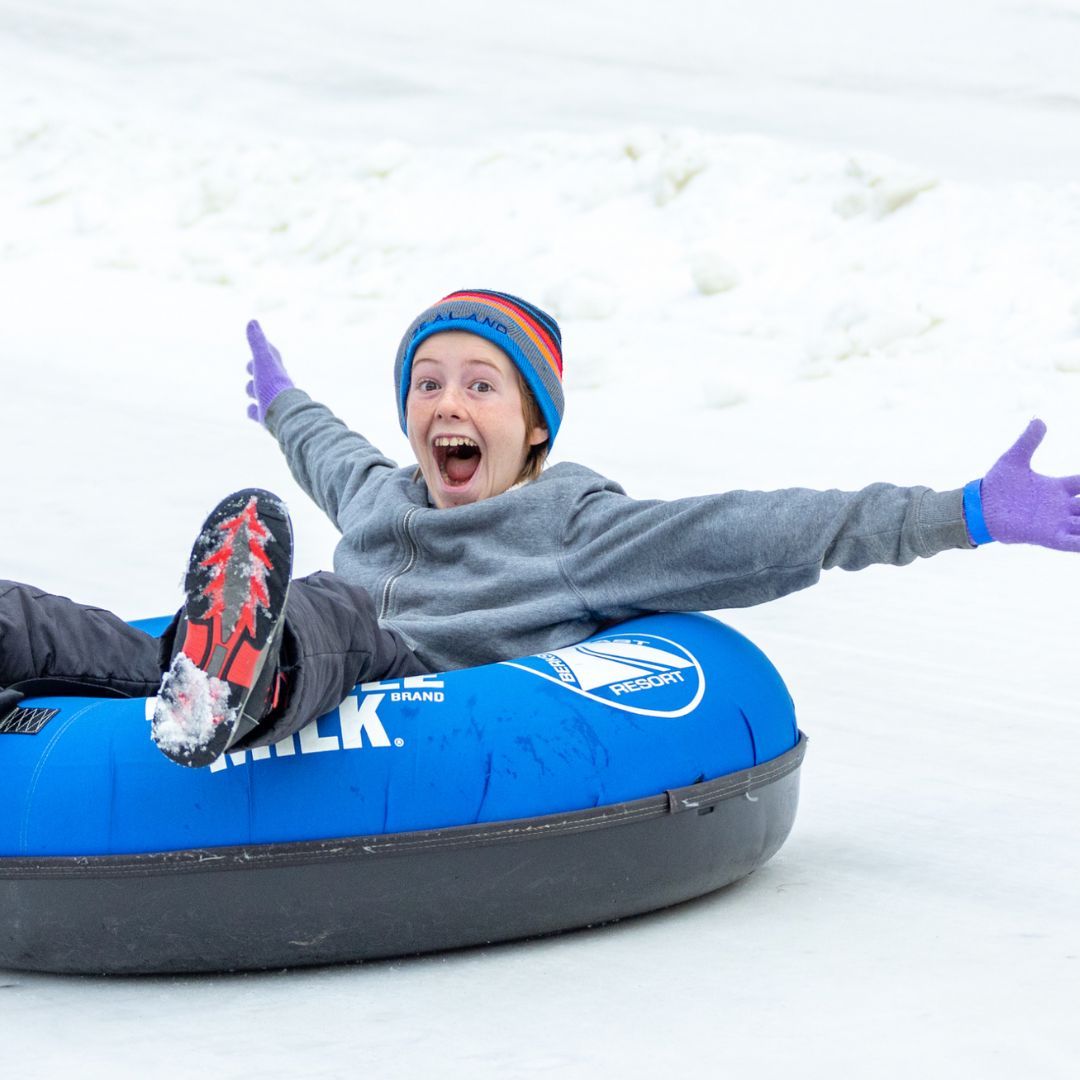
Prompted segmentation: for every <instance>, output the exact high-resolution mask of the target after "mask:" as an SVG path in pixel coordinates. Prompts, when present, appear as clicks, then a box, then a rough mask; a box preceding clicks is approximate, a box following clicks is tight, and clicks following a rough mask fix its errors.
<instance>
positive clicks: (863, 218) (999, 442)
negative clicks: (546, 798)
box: [0, 0, 1080, 1078]
mask: <svg viewBox="0 0 1080 1080" xmlns="http://www.w3.org/2000/svg"><path fill="white" fill-rule="evenodd" d="M1078 55H1080V4H1078V3H1076V2H1073V0H1069V2H1065V0H1044V2H1041V3H1021V4H1018V3H1006V2H1004V0H936V2H935V3H929V2H921V0H908V2H905V3H899V2H895V0H882V2H880V3H872V4H867V3H865V2H864V0H822V2H821V3H819V4H813V5H806V4H800V3H796V2H795V0H728V2H725V3H723V4H708V3H704V2H696V0H670V2H669V3H667V4H662V5H661V4H655V3H652V2H648V3H646V2H644V0H624V2H622V3H619V4H613V3H609V2H607V0H575V2H574V3H566V2H562V0H552V2H551V3H548V4H546V5H544V6H543V8H542V10H541V9H539V8H535V7H529V8H524V7H522V8H521V9H520V10H518V9H516V8H514V7H513V6H508V5H505V4H495V3H494V2H492V0H462V2H461V3H459V4H455V5H453V6H452V7H447V6H446V5H443V4H437V3H435V2H434V0H411V2H410V0H405V2H402V3H397V4H392V5H385V6H382V7H380V8H379V9H377V10H376V9H370V8H368V7H367V6H360V5H355V4H347V3H344V2H341V0H310V2H309V3H306V4H304V5H302V6H298V5H293V4H288V3H283V2H267V0H264V2H262V3H259V4H256V3H254V2H253V0H237V2H236V3H232V4H228V5H220V4H210V3H209V2H207V0H193V2H191V3H186V4H183V5H173V6H170V7H165V6H160V5H151V6H148V5H145V4H136V3H135V2H134V0H100V2H99V3H97V4H94V5H84V4H76V3H74V2H71V3H60V2H48V0H34V2H33V3H31V2H30V0H0V95H2V96H0V289H2V292H0V295H2V296H3V298H4V304H3V311H4V314H3V320H2V323H0V343H2V349H3V369H2V370H3V375H4V378H3V391H4V398H3V400H4V410H3V415H4V447H5V453H4V455H3V457H2V459H0V476H2V478H3V490H4V496H5V500H4V501H5V507H6V514H7V527H6V528H5V530H4V537H5V540H4V546H3V563H2V565H0V574H2V575H3V576H5V577H10V578H14V579H20V580H26V581H30V582H33V583H35V584H37V585H40V586H42V587H45V588H48V589H50V590H52V591H56V592H62V593H65V594H68V595H72V596H75V597H76V598H78V599H81V600H84V601H86V602H92V603H96V604H100V605H103V606H106V607H109V608H111V609H114V610H116V611H118V612H119V613H120V614H122V615H124V616H125V617H137V616H142V615H149V614H156V613H162V612H165V611H169V610H173V609H175V608H176V607H177V606H178V605H179V603H180V602H181V595H180V592H179V589H178V578H179V576H180V574H181V571H182V568H183V565H184V561H185V559H186V556H187V553H188V552H189V551H190V545H191V541H192V539H193V537H194V535H195V533H196V531H197V529H198V525H199V522H201V521H202V520H203V517H204V515H205V513H206V511H207V509H208V508H209V507H211V506H213V505H214V503H215V502H216V501H217V500H218V499H219V498H220V497H221V496H222V495H223V494H225V493H226V492H228V491H230V490H234V489H238V488H242V487H246V486H251V485H258V486H260V487H265V488H270V489H272V490H275V491H277V492H279V493H280V494H281V495H282V496H284V497H285V498H286V500H287V501H288V503H289V505H290V509H291V511H292V513H293V517H294V526H295V531H296V536H297V552H296V564H297V572H298V573H307V572H310V571H313V570H315V569H319V568H325V567H327V566H329V565H330V558H331V553H332V549H333V544H334V540H335V533H334V531H333V528H332V527H331V525H330V524H329V523H328V522H327V521H325V520H324V519H323V518H322V516H321V515H320V513H319V512H318V511H317V510H316V509H315V508H314V507H313V506H312V505H311V504H310V503H309V502H308V501H307V500H306V498H305V496H304V495H303V494H302V492H301V491H300V489H299V488H298V487H297V485H296V484H295V483H294V482H293V480H292V479H291V478H290V477H289V475H288V473H287V471H286V469H285V467H284V464H283V462H282V460H281V457H280V454H279V452H278V451H277V449H276V446H275V444H274V443H273V441H272V440H271V439H270V438H269V437H268V436H267V435H266V434H265V432H263V431H261V430H260V429H259V427H258V426H257V425H256V424H253V423H251V422H250V421H248V420H247V419H246V417H245V409H246V403H247V400H246V398H245V395H244V384H245V382H246V381H247V378H248V376H247V374H246V372H245V371H244V365H245V363H246V361H247V358H248V353H247V348H246V343H245V340H244V327H245V325H246V323H247V321H248V319H250V318H258V319H259V320H260V322H261V324H262V326H263V329H264V330H265V331H266V334H267V337H268V338H269V340H270V341H271V342H273V343H274V344H275V345H276V346H278V347H279V348H280V349H281V351H282V355H283V357H284V361H285V363H286V365H287V366H288V369H289V372H290V374H291V375H292V377H293V379H294V380H295V381H296V382H297V384H298V385H300V386H301V387H303V388H304V389H307V390H308V391H309V392H310V393H312V395H313V396H315V397H316V398H318V399H320V400H324V401H326V402H327V403H328V404H330V405H331V406H332V407H333V408H334V409H335V410H336V411H337V412H338V413H339V415H341V416H342V417H343V418H344V419H345V420H346V421H347V422H348V423H350V424H351V425H353V426H354V427H356V428H357V429H359V430H362V431H363V432H364V433H365V434H367V435H368V436H369V437H371V438H372V439H373V440H374V441H375V442H376V443H377V444H379V445H381V446H382V448H383V449H384V450H385V451H386V452H387V453H389V454H391V455H392V456H396V457H397V458H398V459H399V460H402V461H407V460H408V446H407V443H406V441H405V439H404V436H403V435H402V434H401V433H400V431H399V430H398V429H397V422H396V414H395V409H394V403H393V396H392V386H391V368H392V361H393V355H394V351H395V349H396V346H397V341H398V336H399V335H400V333H401V332H402V330H403V329H404V328H405V326H406V325H407V324H408V322H409V321H410V320H411V319H412V318H413V316H414V315H415V314H416V313H417V312H418V311H419V310H420V309H421V308H422V307H423V306H425V305H426V304H428V303H430V302H431V301H433V300H435V299H436V298H438V297H439V296H441V295H443V294H445V293H446V292H449V291H450V290H452V289H455V288H461V287H475V286H483V287H494V288H500V289H504V290H508V291H511V292H518V293H520V294H522V295H524V296H526V297H529V298H530V299H533V300H535V301H536V302H538V303H540V304H542V305H544V306H546V307H548V308H550V309H551V310H552V311H553V312H554V313H555V314H556V315H557V316H558V318H559V319H560V321H561V324H562V328H563V335H564V346H565V357H566V390H567V400H568V407H567V414H566V421H565V424H564V426H563V428H562V431H561V433H560V437H559V445H558V448H557V451H558V453H557V455H556V457H557V459H562V460H575V461H581V462H583V463H585V464H587V465H589V466H591V467H593V468H595V469H597V470H599V471H601V472H603V473H605V474H607V475H610V476H613V477H614V478H616V479H618V480H619V481H620V482H622V483H623V484H624V486H625V487H626V488H627V489H628V491H629V492H630V493H631V494H632V495H634V496H637V497H641V498H671V497H678V496H682V495H689V494H694V493H700V492H705V491H715V490H726V489H732V488H776V487H784V486H795V485H801V486H811V487H832V486H835V487H841V488H852V487H858V486H862V485H864V484H867V483H870V482H873V481H878V480H887V481H892V482H895V483H902V484H916V483H921V484H927V485H930V486H932V487H935V488H937V489H940V490H949V489H953V488H957V487H959V486H961V485H962V484H964V483H965V482H966V481H968V480H970V479H972V478H973V477H977V476H981V475H983V474H984V473H985V472H986V470H987V469H988V468H989V467H990V466H991V464H992V463H993V462H994V460H995V459H996V458H997V457H998V456H999V455H1000V454H1001V453H1002V452H1004V451H1005V450H1006V449H1007V448H1008V447H1009V445H1011V443H1012V442H1013V440H1014V439H1015V438H1016V437H1017V436H1019V434H1020V433H1021V431H1022V430H1023V429H1024V427H1025V425H1026V424H1027V422H1028V421H1029V420H1030V418H1031V417H1032V416H1034V415H1038V416H1041V417H1042V418H1043V419H1045V420H1046V421H1047V424H1048V426H1049V434H1048V435H1047V438H1046V440H1045V442H1044V444H1043V446H1042V447H1041V448H1040V449H1039V451H1038V452H1037V454H1036V457H1035V467H1036V468H1037V469H1039V470H1040V471H1043V472H1047V473H1053V474H1059V475H1064V474H1071V473H1080V426H1078V424H1077V422H1076V418H1077V415H1078V408H1080V183H1078V181H1077V179H1076V178H1077V177H1078V176H1080V138H1078V135H1077V132H1078V121H1080V65H1078V64H1077V63H1076V57H1077V56H1078ZM1078 585H1080V559H1077V558H1075V557H1072V556H1068V555H1064V554H1061V553H1056V552H1048V551H1042V550H1036V549H1028V548H1021V547H1003V546H1001V545H993V546H990V547H987V548H983V549H980V550H978V551H957V552H949V553H946V554H943V555H941V556H938V557H937V558H934V559H932V560H929V561H925V562H923V561H920V562H919V563H917V564H914V565H912V566H909V567H906V568H902V569H894V568H871V569H868V570H865V571H862V572H860V573H858V574H844V573H841V572H839V571H834V572H830V573H828V574H826V575H825V576H824V578H823V580H822V582H821V583H820V584H819V585H817V586H816V587H814V588H812V589H809V590H807V591H805V592H803V593H799V594H797V595H794V596H791V597H789V598H786V599H784V600H781V601H777V602H775V603H773V604H770V605H766V606H764V607H760V608H755V609H748V610H740V611H732V612H725V613H721V614H722V616H723V617H724V618H725V619H726V620H727V621H729V622H730V623H732V624H733V625H734V626H735V627H736V628H738V629H739V630H741V631H742V632H744V633H746V634H747V635H749V636H750V637H751V638H752V639H753V640H754V641H756V642H757V643H758V644H759V645H760V646H761V647H762V648H764V649H765V651H766V652H767V653H768V654H769V656H770V657H771V658H772V659H773V661H774V662H775V663H776V664H777V666H778V667H779V669H780V670H781V672H782V673H783V674H784V676H785V678H786V680H787V683H788V685H789V687H790V689H791V691H792V694H793V696H794V699H795V703H796V708H797V712H798V716H799V720H800V726H801V727H802V728H803V730H804V731H805V732H806V733H807V734H808V735H809V737H810V748H809V753H808V757H807V760H806V764H805V766H804V768H803V777H802V785H803V786H802V791H803V795H802V805H801V807H800V811H799V818H798V821H797V823H796V827H795V830H794V832H793V834H792V836H791V837H790V839H789V840H788V842H787V844H786V846H785V847H784V848H783V849H782V850H781V852H780V853H779V854H778V855H777V856H776V857H775V858H774V859H773V860H772V862H771V863H770V864H769V865H768V866H766V867H765V868H764V869H763V870H761V871H760V872H758V873H757V874H755V875H753V876H752V877H751V878H749V879H748V880H746V881H744V882H742V883H740V884H738V885H736V886H734V887H732V888H729V889H726V890H724V891H722V892H720V893H717V894H714V895H712V896H709V897H706V898H703V899H701V900H699V901H696V902H694V903H691V904H687V905H684V906H682V907H680V908H678V909H675V910H670V911H667V912H663V913H660V914H656V915H652V916H647V917H643V918H640V919H636V920H632V921H629V922H626V923H624V924H621V925H619V926H616V927H611V928H601V929H594V930H588V931H582V932H578V933H573V934H568V935H565V936H563V937H559V938H556V939H551V940H547V941H541V942H533V943H527V944H514V945H505V946H499V947H492V948H487V949H479V950H473V951H468V952H464V953H458V954H452V955H443V956H435V957H428V958H424V959H416V960H402V961H398V962H392V963H379V964H371V965H366V966H363V967H341V968H335V969H324V970H318V971H296V972H274V973H268V974H265V975H259V976H239V977H228V976H222V977H219V978H191V979H148V980H123V981H118V980H113V981H110V980H98V979H62V978H53V977H46V976H36V975H26V974H18V973H0V989H2V990H3V991H4V994H3V998H2V1006H3V1007H2V1008H0V1035H2V1041H0V1046H2V1047H3V1061H4V1068H5V1070H6V1071H10V1073H11V1075H18V1076H21V1077H36V1076H49V1075H58V1074H63V1073H65V1072H73V1073H74V1072H77V1073H78V1075H80V1076H86V1077H109V1078H114V1077H120V1076H135V1075H143V1074H144V1073H145V1072H146V1071H147V1070H148V1069H149V1070H152V1071H153V1073H154V1074H155V1075H156V1076H161V1077H172V1076H176V1077H186V1076H190V1075H192V1073H194V1072H195V1071H196V1070H198V1071H200V1072H202V1073H204V1074H205V1075H208V1076H213V1077H231V1076H241V1075H243V1076H247V1075H259V1076H264V1077H285V1076H296V1075H311V1076H339V1075H340V1076H343V1075H354V1074H364V1075H370V1076H378V1077H390V1076H402V1077H405V1076H409V1077H412V1076H416V1075H418V1074H425V1073H430V1074H433V1075H445V1076H451V1075H468V1076H470V1077H474V1078H479V1077H505V1076H547V1075H551V1076H568V1077H592V1076H596V1075H612V1076H627V1077H637V1076H653V1075H656V1074H657V1073H658V1071H659V1070H661V1069H662V1070H664V1071H665V1072H670V1073H671V1074H673V1075H679V1074H689V1073H691V1072H693V1073H694V1074H701V1073H702V1072H712V1071H716V1072H717V1073H718V1074H719V1073H739V1074H744V1073H746V1074H752V1075H754V1076H758V1077H777V1078H780V1077H783V1078H787V1077H791V1076H799V1077H819V1076H820V1077H825V1076H834V1075H869V1076H875V1077H891V1076H896V1077H908V1076H913V1075H917V1076H925V1077H957V1076H973V1077H980V1078H984V1077H1014V1076H1018V1075H1037V1076H1041V1077H1065V1076H1071V1075H1073V1070H1074V1069H1075V1036H1074V1032H1075V1026H1076V1017H1075V1013H1076V1003H1077V1001H1078V1000H1080V977H1078V972H1080V959H1078V957H1080V926H1078V917H1077V907H1076V897H1077V894H1078V892H1080V871H1078V858H1077V841H1076V822H1077V820H1080V785H1078V784H1077V782H1076V777H1075V772H1076V769H1075V762H1076V761H1077V759H1078V757H1080V733H1078V730H1080V720H1078V716H1077V707H1076V687H1075V677H1074V674H1075V672H1076V670H1077V659H1078V655H1080V650H1078V645H1080V635H1078V633H1077V629H1076V596H1077V587H1078ZM0 896H2V893H0ZM178 1017H180V1018H182V1021H178V1020H177V1019H176V1018H178Z"/></svg>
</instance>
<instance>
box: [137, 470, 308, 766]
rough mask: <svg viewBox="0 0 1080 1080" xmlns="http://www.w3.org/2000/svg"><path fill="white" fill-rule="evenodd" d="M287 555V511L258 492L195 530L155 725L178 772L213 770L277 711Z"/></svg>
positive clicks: (220, 508)
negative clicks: (183, 768)
mask: <svg viewBox="0 0 1080 1080" xmlns="http://www.w3.org/2000/svg"><path fill="white" fill-rule="evenodd" d="M292 548H293V543H292V526H291V524H290V522H289V515H288V512H287V511H286V509H285V505H284V503H282V501H281V500H280V499H279V498H278V497H277V496H276V495H272V494H271V493H270V492H269V491H262V490H260V489H258V488H247V489H245V490H244V491H237V492H234V493H233V494H232V495H228V496H226V498H224V499H222V501H221V502H220V503H218V505H217V506H216V507H215V508H214V509H213V510H212V511H211V512H210V516H209V517H208V518H207V519H206V522H205V523H204V525H203V527H202V530H201V531H200V532H199V535H198V537H197V538H196V540H195V545H194V547H193V548H192V550H191V558H190V560H189V562H188V570H187V576H186V578H185V580H184V591H185V593H186V594H187V599H186V602H185V605H184V614H183V616H182V618H181V619H180V625H179V627H178V628H177V632H176V645H175V653H174V656H173V660H172V664H171V666H170V667H169V670H168V671H166V672H165V674H164V676H163V677H162V680H161V689H160V690H159V691H158V697H157V704H156V706H155V709H154V718H153V721H152V727H151V736H152V738H153V740H154V742H155V743H156V744H157V747H158V749H159V750H160V751H161V752H162V753H163V754H164V755H165V756H166V757H168V758H170V759H172V760H173V761H175V762H177V763H178V764H180V765H188V766H191V767H199V766H202V765H210V764H211V763H213V762H214V761H216V760H217V759H218V758H219V757H220V756H221V755H222V754H223V753H225V751H226V750H228V749H229V747H230V746H233V745H235V743H236V742H237V741H238V740H240V739H241V738H243V737H244V736H245V735H247V734H248V733H249V732H250V731H251V730H252V729H253V728H254V727H256V726H257V725H258V723H259V721H260V720H262V719H263V718H264V717H265V716H266V715H267V713H268V712H269V711H270V710H271V708H272V707H273V706H274V704H275V697H276V688H277V682H278V679H277V667H278V663H277V661H278V654H279V652H280V649H281V628H282V625H283V615H284V613H285V601H286V598H287V596H288V591H289V579H290V577H291V574H292Z"/></svg>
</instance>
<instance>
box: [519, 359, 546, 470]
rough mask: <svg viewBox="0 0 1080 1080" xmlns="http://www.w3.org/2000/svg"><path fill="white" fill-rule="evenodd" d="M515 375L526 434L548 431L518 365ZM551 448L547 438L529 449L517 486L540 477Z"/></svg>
mask: <svg viewBox="0 0 1080 1080" xmlns="http://www.w3.org/2000/svg"><path fill="white" fill-rule="evenodd" d="M514 374H515V375H516V376H517V381H518V389H519V390H520V391H521V412H522V415H523V416H524V417H525V434H526V435H528V433H529V432H530V431H532V429H533V428H538V427H541V428H544V429H545V430H547V423H546V422H545V420H544V414H543V413H542V412H541V411H540V406H539V405H538V404H537V403H536V398H535V397H534V396H533V392H532V391H531V390H530V389H529V388H528V387H527V386H526V385H525V380H524V378H522V375H521V372H520V371H518V369H517V366H516V365H515V367H514ZM549 435H550V433H549ZM550 446H551V439H550V438H547V439H545V440H544V441H543V442H542V443H537V445H536V446H530V447H529V450H528V454H527V456H526V458H525V464H524V465H523V466H522V467H521V472H520V473H519V474H518V478H517V479H516V480H515V481H514V483H515V484H527V483H529V481H530V480H535V479H536V478H537V477H538V476H539V475H540V470H541V469H543V467H544V462H545V461H546V460H547V456H548V448H549V447H550Z"/></svg>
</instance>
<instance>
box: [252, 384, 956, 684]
mask: <svg viewBox="0 0 1080 1080" xmlns="http://www.w3.org/2000/svg"><path fill="white" fill-rule="evenodd" d="M266 423H267V427H268V428H269V429H270V431H271V432H272V433H273V434H274V436H275V437H276V438H277V440H278V442H279V444H280V445H281V448H282V450H283V451H284V452H285V456H286V459H287V460H288V463H289V468H290V469H291V470H292V473H293V476H295V477H296V480H297V482H298V483H299V484H300V486H301V487H302V488H303V489H304V490H305V491H306V492H307V493H308V494H309V495H310V496H311V497H312V499H314V500H315V502H316V503H317V504H318V506H319V507H320V508H321V509H322V510H323V511H325V512H326V514H327V515H328V516H329V517H330V520H331V521H332V522H333V523H334V524H335V525H336V526H337V528H338V529H339V530H340V532H341V534H342V535H341V541H340V542H339V544H338V546H337V550H336V551H335V553H334V570H335V572H336V573H337V574H339V575H341V576H342V577H344V578H346V579H347V580H349V581H350V582H353V583H355V584H358V585H361V586H363V587H364V588H365V589H367V590H368V592H370V593H371V595H372V596H373V597H374V599H375V603H376V609H377V611H378V612H379V621H380V622H381V623H383V624H384V625H387V626H391V627H393V628H394V629H395V630H397V631H398V632H399V633H400V634H402V635H403V636H404V638H405V639H406V641H408V643H409V644H410V645H411V646H412V648H413V649H414V651H415V652H416V653H417V655H418V656H419V657H420V658H421V660H423V661H424V662H425V663H426V664H428V665H429V666H430V668H431V670H432V671H447V670H450V669H453V668H459V667H470V666H473V665H478V664H487V663H492V662H494V661H496V660H505V659H509V658H511V657H515V656H527V655H530V654H532V653H538V652H546V651H549V650H551V649H558V648H563V647H565V646H567V645H571V644H573V643H574V642H576V641H580V640H581V639H582V638H584V637H587V636H588V635H589V634H591V633H593V632H595V631H596V630H598V629H600V628H602V627H604V626H606V625H608V624H610V623H612V622H616V621H619V620H623V619H628V618H631V617H633V616H636V615H642V614H645V613H648V612H656V611H699V610H705V611H708V610H713V609H716V608H732V607H747V606H749V605H751V604H761V603H763V602H764V601H766V600H773V599H775V598H776V597H778V596H783V595H784V594H785V593H790V592H794V591H795V590H797V589H804V588H806V587H807V586H808V585H813V584H814V582H816V581H817V580H818V578H819V577H820V575H821V571H822V569H823V568H824V569H829V568H831V567H834V566H839V567H841V568H842V569H844V570H861V569H862V568H863V567H865V566H869V565H870V564H871V563H891V564H893V565H898V566H899V565H904V564H906V563H909V562H911V561H912V560H913V559H915V558H916V557H917V556H921V557H923V558H927V557H929V556H931V555H936V554H937V553H938V552H940V551H944V550H946V549H948V548H964V547H972V546H973V545H972V544H971V542H970V541H969V539H968V536H967V530H966V528H965V525H964V518H963V511H962V493H961V491H960V490H957V491H949V492H937V491H931V490H930V489H929V488H925V487H912V488H903V487H894V486H893V485H891V484H871V485H870V486H869V487H866V488H863V490H862V491H856V492H844V491H811V490H808V489H805V488H791V489H788V490H784V491H729V492H726V493H724V494H720V495H703V496H698V497H695V498H687V499H673V500H670V501H665V500H639V499H632V498H630V497H629V496H628V495H627V494H626V492H625V491H623V489H622V488H621V487H620V486H619V485H618V484H616V483H614V481H611V480H607V479H605V478H604V477H603V476H600V475H598V474H597V473H595V472H593V471H592V470H590V469H586V468H584V467H582V466H581V465H574V464H570V463H562V464H558V465H553V466H551V467H550V468H548V469H546V470H545V471H544V472H543V473H542V474H541V475H540V477H539V478H538V479H537V480H535V481H533V482H532V483H529V484H525V485H523V486H521V487H519V488H514V489H512V490H510V491H507V492H504V493H503V494H502V495H498V496H496V497H495V498H492V499H485V500H483V501H481V502H477V503H472V504H470V505H468V506H460V507H452V508H450V509H445V510H439V509H436V508H435V507H434V506H432V505H431V503H430V501H429V499H428V490H427V486H426V484H425V483H424V481H423V479H414V478H413V477H414V475H415V474H416V468H415V466H412V467H409V468H399V467H398V466H397V464H396V463H395V462H393V461H391V460H390V459H389V458H387V457H385V456H384V455H383V454H381V453H380V452H379V451H378V450H377V449H376V448H375V447H374V446H372V445H371V443H369V442H368V441H367V440H366V439H365V438H363V436H361V435H358V434H357V433H356V432H353V431H350V430H349V429H348V428H347V427H345V425H344V424H343V423H342V422H341V421H340V420H338V419H337V418H336V417H335V416H334V415H333V414H332V413H331V412H330V411H329V409H327V408H326V407H325V406H323V405H320V404H318V403H317V402H314V401H312V400H311V398H309V397H308V395H307V394H305V393H304V392H303V391H301V390H288V391H286V392H284V393H283V394H281V395H280V396H279V397H278V398H277V399H276V400H275V401H274V403H273V405H272V406H271V407H270V410H269V412H268V414H267V418H266Z"/></svg>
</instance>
